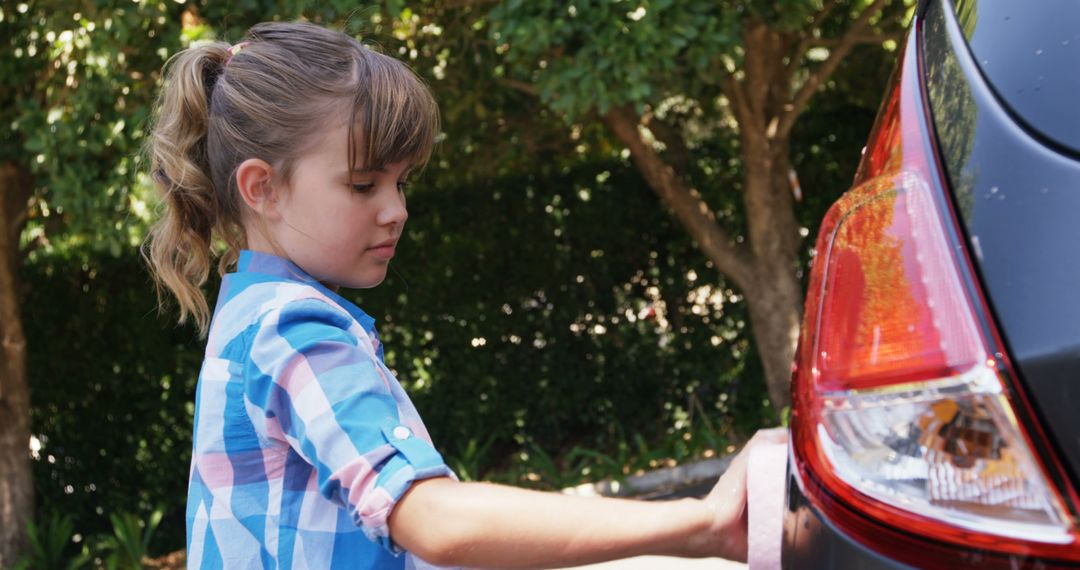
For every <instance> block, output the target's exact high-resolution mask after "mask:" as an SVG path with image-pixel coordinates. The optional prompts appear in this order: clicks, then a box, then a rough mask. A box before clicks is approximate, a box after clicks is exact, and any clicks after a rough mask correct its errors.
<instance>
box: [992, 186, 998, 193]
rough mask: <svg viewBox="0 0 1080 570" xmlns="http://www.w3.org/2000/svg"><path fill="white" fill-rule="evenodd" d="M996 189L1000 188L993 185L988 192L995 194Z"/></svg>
mask: <svg viewBox="0 0 1080 570" xmlns="http://www.w3.org/2000/svg"><path fill="white" fill-rule="evenodd" d="M998 190H1000V188H998V187H997V186H994V187H992V188H990V193H991V194H997V193H998Z"/></svg>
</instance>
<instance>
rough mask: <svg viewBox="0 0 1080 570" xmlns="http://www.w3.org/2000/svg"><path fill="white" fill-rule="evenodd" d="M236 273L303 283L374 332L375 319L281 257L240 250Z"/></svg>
mask: <svg viewBox="0 0 1080 570" xmlns="http://www.w3.org/2000/svg"><path fill="white" fill-rule="evenodd" d="M236 272H237V273H258V274H261V275H270V276H273V277H278V278H280V279H283V280H285V281H294V282H298V283H305V284H307V285H310V286H312V287H314V288H316V289H318V290H319V292H320V293H322V294H323V295H326V296H327V297H330V298H331V299H333V300H334V302H336V303H337V304H338V305H341V308H343V309H345V310H346V311H348V312H349V314H350V315H352V316H353V318H355V319H356V320H357V322H359V323H360V326H362V327H364V329H365V330H367V331H368V332H369V333H370V332H372V331H374V330H375V319H374V318H372V317H371V316H369V315H368V314H367V313H365V312H364V311H363V310H362V309H361V308H360V307H357V306H356V304H354V303H353V302H352V301H349V300H348V299H346V298H344V297H342V296H341V295H338V294H337V293H335V292H334V291H332V290H330V288H329V287H327V286H325V285H323V284H322V283H320V282H319V280H318V279H315V278H314V277H312V276H311V275H309V274H308V273H307V272H306V271H304V270H303V269H300V266H299V265H296V264H295V263H293V262H292V261H289V260H288V259H285V258H283V257H278V256H276V255H273V254H271V253H264V252H261V251H252V250H250V249H241V250H240V258H239V259H238V260H237V261H236Z"/></svg>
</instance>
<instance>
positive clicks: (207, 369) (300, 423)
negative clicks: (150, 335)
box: [187, 250, 453, 569]
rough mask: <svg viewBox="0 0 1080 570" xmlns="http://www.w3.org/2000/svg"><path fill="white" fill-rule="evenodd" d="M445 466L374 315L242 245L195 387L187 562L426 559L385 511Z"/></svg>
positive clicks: (407, 563) (390, 564) (392, 564)
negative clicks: (396, 538) (386, 355)
mask: <svg viewBox="0 0 1080 570" xmlns="http://www.w3.org/2000/svg"><path fill="white" fill-rule="evenodd" d="M439 476H449V477H453V473H452V472H451V471H450V469H449V468H448V467H447V466H446V464H445V463H444V462H443V459H442V457H441V456H440V455H439V453H438V452H436V451H435V449H434V448H433V447H432V444H431V437H430V436H429V435H428V433H427V430H426V429H425V428H424V424H423V422H422V421H421V419H420V415H419V414H418V413H417V411H416V408H415V407H413V405H412V402H410V401H409V397H408V396H407V395H406V394H405V391H404V390H403V389H402V387H401V385H400V384H398V382H397V379H396V378H394V375H393V374H392V373H391V372H390V370H389V369H388V368H387V367H386V364H385V363H384V362H383V352H382V346H381V345H380V344H379V341H378V336H377V334H376V333H375V328H374V319H372V318H371V317H369V316H368V315H367V314H365V313H364V312H363V311H361V310H360V309H359V308H358V307H357V306H356V305H354V304H352V303H350V302H349V301H347V300H345V299H344V298H342V297H341V296H339V295H337V294H336V293H334V292H333V291H331V290H329V289H328V288H326V287H324V286H323V285H322V284H320V283H319V282H318V281H316V280H315V279H314V278H312V277H311V276H309V275H307V274H306V273H304V271H303V270H301V269H300V268H299V267H297V266H296V265H295V264H293V263H291V262H289V261H288V260H285V259H282V258H280V257H276V256H273V255H269V254H265V253H258V252H253V251H248V250H244V251H242V252H241V253H240V259H239V262H238V264H237V271H236V272H235V273H229V274H227V275H226V276H225V277H224V278H223V280H222V283H221V291H220V294H219V298H218V302H217V307H216V308H215V309H214V317H213V320H212V321H211V325H210V334H209V338H208V340H207V346H206V356H205V359H204V360H203V365H202V371H201V372H200V374H199V385H198V390H197V393H196V397H195V434H194V452H193V455H192V460H191V478H190V484H189V487H188V504H187V527H188V545H187V546H188V567H189V568H203V569H205V568H229V569H232V568H283V569H288V568H319V569H322V568H350V569H352V568H379V569H383V568H395V569H396V568H406V569H407V568H424V567H428V565H427V564H426V563H424V562H423V561H421V560H420V559H418V558H416V557H414V556H411V555H409V554H407V553H406V555H405V556H401V555H400V553H401V550H400V549H399V548H398V547H397V546H396V545H395V544H394V543H393V542H392V541H391V537H390V533H389V528H388V525H387V520H388V517H389V515H390V512H391V510H392V509H393V507H394V505H395V504H396V502H397V500H398V499H399V498H400V497H401V496H402V495H403V494H404V493H405V491H406V490H407V489H408V488H409V486H410V485H411V484H412V483H413V482H414V481H417V480H420V479H424V478H427V477H439Z"/></svg>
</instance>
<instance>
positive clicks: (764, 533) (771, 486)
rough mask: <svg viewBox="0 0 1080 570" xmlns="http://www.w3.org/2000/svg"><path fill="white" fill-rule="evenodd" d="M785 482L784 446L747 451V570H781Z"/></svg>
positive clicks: (769, 446)
mask: <svg viewBox="0 0 1080 570" xmlns="http://www.w3.org/2000/svg"><path fill="white" fill-rule="evenodd" d="M786 481H787V445H786V444H780V443H774V444H769V445H757V446H755V447H753V448H751V449H750V457H749V458H748V461H747V465H746V501H747V508H748V509H749V513H748V520H747V523H748V525H749V528H748V530H747V532H748V534H747V539H748V546H749V552H748V554H747V562H749V564H750V570H779V568H780V545H781V540H782V539H783V522H784V485H785V483H786Z"/></svg>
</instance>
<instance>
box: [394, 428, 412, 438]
mask: <svg viewBox="0 0 1080 570" xmlns="http://www.w3.org/2000/svg"><path fill="white" fill-rule="evenodd" d="M410 435H412V432H411V431H409V428H407V427H405V426H398V427H396V428H394V437H396V438H398V439H409V436H410Z"/></svg>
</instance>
